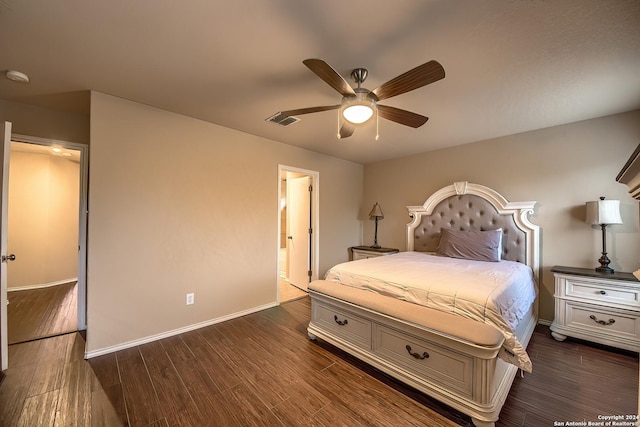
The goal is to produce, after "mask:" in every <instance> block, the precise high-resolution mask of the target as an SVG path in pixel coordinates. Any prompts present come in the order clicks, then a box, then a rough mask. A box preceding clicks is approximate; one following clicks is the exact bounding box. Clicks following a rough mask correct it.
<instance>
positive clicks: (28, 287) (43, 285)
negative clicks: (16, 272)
mask: <svg viewBox="0 0 640 427" xmlns="http://www.w3.org/2000/svg"><path fill="white" fill-rule="evenodd" d="M77 281H78V278H77V277H72V278H71V279H64V280H58V281H55V282H49V283H38V284H35V285H24V286H13V287H11V288H7V292H13V291H28V290H31V289H41V288H49V287H51V286H58V285H64V284H65V283H70V282H77Z"/></svg>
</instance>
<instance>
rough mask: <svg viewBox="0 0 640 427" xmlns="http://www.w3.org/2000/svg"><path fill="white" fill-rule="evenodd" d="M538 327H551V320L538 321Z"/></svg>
mask: <svg viewBox="0 0 640 427" xmlns="http://www.w3.org/2000/svg"><path fill="white" fill-rule="evenodd" d="M538 325H542V326H551V320H545V319H538Z"/></svg>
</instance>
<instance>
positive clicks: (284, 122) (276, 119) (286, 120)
mask: <svg viewBox="0 0 640 427" xmlns="http://www.w3.org/2000/svg"><path fill="white" fill-rule="evenodd" d="M266 120H267V121H268V122H271V123H276V124H279V125H281V126H289V125H292V124H294V123H298V122H299V121H300V119H299V118H297V117H294V116H287V115H286V114H282V113H280V112H278V113H275V114H274V115H273V116H271V117H269V118H268V119H266Z"/></svg>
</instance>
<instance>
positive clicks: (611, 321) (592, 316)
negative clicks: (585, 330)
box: [589, 314, 616, 326]
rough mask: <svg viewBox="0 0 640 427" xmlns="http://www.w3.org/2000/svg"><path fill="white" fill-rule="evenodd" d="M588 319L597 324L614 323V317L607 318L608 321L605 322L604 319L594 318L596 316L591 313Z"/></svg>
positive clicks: (606, 324) (607, 324)
mask: <svg viewBox="0 0 640 427" xmlns="http://www.w3.org/2000/svg"><path fill="white" fill-rule="evenodd" d="M589 319H591V320H593V321H594V322H596V323H597V324H598V325H602V326H609V325H613V324H614V323H616V319H609V321H608V322H605V321H604V320H598V319H597V318H596V316H594V315H593V314H592V315H591V316H589Z"/></svg>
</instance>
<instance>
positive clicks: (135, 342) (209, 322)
mask: <svg viewBox="0 0 640 427" xmlns="http://www.w3.org/2000/svg"><path fill="white" fill-rule="evenodd" d="M277 305H278V304H277V303H270V304H266V305H263V306H259V307H254V308H250V309H248V310H244V311H239V312H237V313H232V314H229V315H227V316H222V317H218V318H215V319H210V320H205V321H204V322H200V323H195V324H193V325H189V326H185V327H183V328H178V329H174V330H172V331H167V332H162V333H160V334H156V335H150V336H148V337H144V338H140V339H138V340H133V341H128V342H125V343H122V344H117V345H113V346H110V347H105V348H100V349H97V350H93V351H89V352H86V353H85V354H84V358H85V359H91V358H92V357H97V356H102V355H105V354H109V353H113V352H116V351H120V350H125V349H127V348H131V347H135V346H138V345H142V344H146V343H149V342H152V341H157V340H161V339H163V338H169V337H172V336H174V335H179V334H182V333H185V332H189V331H193V330H195V329H200V328H204V327H205V326H211V325H215V324H216V323H221V322H225V321H227V320H232V319H235V318H238V317H242V316H246V315H248V314H252V313H256V312H258V311H262V310H266V309H268V308H272V307H275V306H277ZM88 329H90V326H89V328H88ZM87 333H91V332H90V331H89V330H87Z"/></svg>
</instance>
